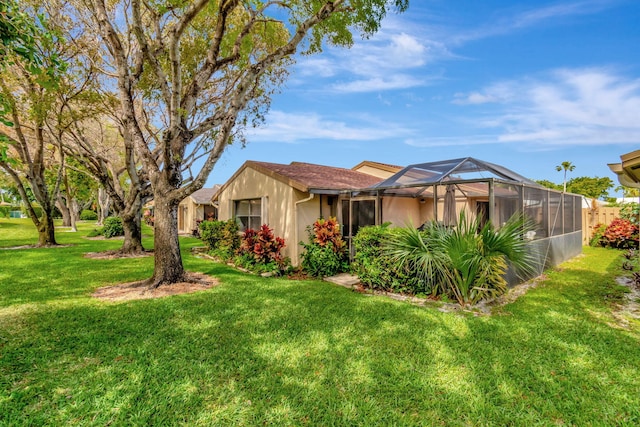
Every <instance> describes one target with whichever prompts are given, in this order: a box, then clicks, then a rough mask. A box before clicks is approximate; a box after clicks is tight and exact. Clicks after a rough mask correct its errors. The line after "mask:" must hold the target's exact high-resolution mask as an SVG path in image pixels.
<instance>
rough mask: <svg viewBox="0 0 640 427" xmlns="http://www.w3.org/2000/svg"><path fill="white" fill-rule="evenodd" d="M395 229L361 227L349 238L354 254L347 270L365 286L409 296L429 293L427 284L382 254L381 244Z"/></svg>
mask: <svg viewBox="0 0 640 427" xmlns="http://www.w3.org/2000/svg"><path fill="white" fill-rule="evenodd" d="M398 232H399V229H397V228H390V227H389V224H388V223H387V224H383V225H375V226H368V227H362V228H360V230H358V234H357V235H356V236H355V237H354V239H353V245H354V248H355V255H354V259H353V262H352V263H351V270H352V271H353V272H354V274H357V275H358V277H359V278H360V281H361V282H362V283H363V284H364V285H365V286H367V287H369V288H371V289H376V290H383V291H389V292H400V293H409V294H414V295H415V294H423V293H430V292H431V289H429V288H428V286H427V283H426V282H425V281H423V280H420V279H419V278H418V275H417V272H416V271H414V270H413V269H411V268H410V267H409V266H402V267H400V268H399V267H398V266H397V263H395V262H394V261H393V260H392V259H391V257H390V256H389V255H388V254H387V253H386V252H385V251H383V244H384V242H385V241H387V240H389V239H390V238H391V236H393V235H395V234H398Z"/></svg>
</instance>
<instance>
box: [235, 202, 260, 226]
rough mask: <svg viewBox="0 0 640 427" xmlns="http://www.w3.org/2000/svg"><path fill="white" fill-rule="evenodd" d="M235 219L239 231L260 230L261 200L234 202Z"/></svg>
mask: <svg viewBox="0 0 640 427" xmlns="http://www.w3.org/2000/svg"><path fill="white" fill-rule="evenodd" d="M235 218H236V222H237V223H238V226H239V227H240V231H245V230H247V229H249V228H251V229H253V230H257V229H258V228H260V226H261V225H262V199H249V200H236V201H235Z"/></svg>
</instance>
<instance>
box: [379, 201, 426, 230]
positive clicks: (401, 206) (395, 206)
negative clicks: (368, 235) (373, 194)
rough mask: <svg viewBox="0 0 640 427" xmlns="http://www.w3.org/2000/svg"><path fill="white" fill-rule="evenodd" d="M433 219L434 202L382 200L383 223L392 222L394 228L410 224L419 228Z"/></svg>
mask: <svg viewBox="0 0 640 427" xmlns="http://www.w3.org/2000/svg"><path fill="white" fill-rule="evenodd" d="M432 217H433V201H432V200H429V199H425V201H424V203H420V200H419V199H414V198H409V197H384V198H383V199H382V222H383V223H384V222H390V223H391V224H392V225H393V226H394V227H404V226H407V225H409V224H411V225H413V226H414V227H419V226H420V225H421V224H422V223H423V222H425V221H427V220H428V219H431V218H432Z"/></svg>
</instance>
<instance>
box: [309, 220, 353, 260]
mask: <svg viewBox="0 0 640 427" xmlns="http://www.w3.org/2000/svg"><path fill="white" fill-rule="evenodd" d="M313 233H314V234H315V239H314V242H315V243H317V244H318V245H320V246H321V247H325V246H327V244H328V243H331V244H332V245H333V246H332V247H333V251H334V252H336V253H339V252H342V251H344V249H345V247H346V243H345V241H344V240H342V234H340V225H339V224H338V220H337V219H336V218H335V217H329V219H324V218H320V219H318V220H317V221H316V222H314V223H313Z"/></svg>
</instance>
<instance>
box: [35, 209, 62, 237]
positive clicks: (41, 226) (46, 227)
mask: <svg viewBox="0 0 640 427" xmlns="http://www.w3.org/2000/svg"><path fill="white" fill-rule="evenodd" d="M57 244H58V243H57V242H56V235H55V225H54V224H53V217H52V216H51V215H50V214H49V213H47V212H46V211H44V210H43V212H42V218H40V220H39V222H38V246H54V245H57Z"/></svg>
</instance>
